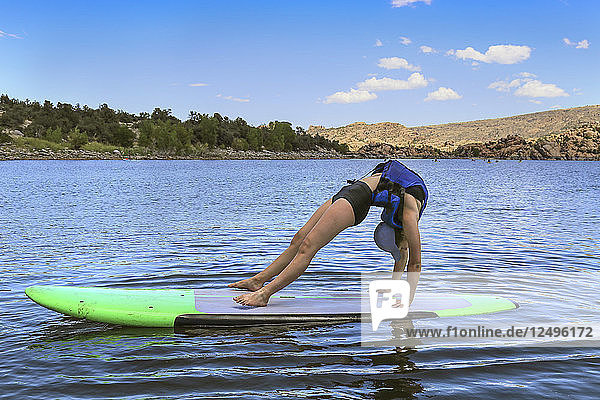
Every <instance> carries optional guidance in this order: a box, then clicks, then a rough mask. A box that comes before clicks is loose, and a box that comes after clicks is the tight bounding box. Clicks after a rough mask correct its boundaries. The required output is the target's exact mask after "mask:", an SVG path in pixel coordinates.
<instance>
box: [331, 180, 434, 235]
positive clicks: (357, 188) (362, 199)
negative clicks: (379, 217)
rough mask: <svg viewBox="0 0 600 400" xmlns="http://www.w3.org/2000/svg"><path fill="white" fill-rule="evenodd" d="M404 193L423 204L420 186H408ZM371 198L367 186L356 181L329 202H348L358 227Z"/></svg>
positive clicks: (367, 209)
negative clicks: (339, 200) (343, 200)
mask: <svg viewBox="0 0 600 400" xmlns="http://www.w3.org/2000/svg"><path fill="white" fill-rule="evenodd" d="M406 193H408V194H410V195H412V196H414V197H415V198H416V199H417V200H419V201H420V202H421V204H423V201H424V200H425V193H424V192H423V189H422V188H421V187H420V186H410V187H408V188H406ZM372 196H373V192H372V191H371V188H370V187H369V185H367V184H366V183H365V182H363V181H356V182H354V183H353V184H351V185H347V186H344V187H343V188H342V189H341V190H340V191H339V192H337V193H336V194H335V196H333V197H332V198H331V202H332V203H334V202H335V201H336V200H337V199H346V200H348V203H350V205H351V206H352V211H354V225H358V224H360V223H361V222H363V221H364V219H365V218H366V217H367V214H368V213H369V208H370V207H371V204H372Z"/></svg>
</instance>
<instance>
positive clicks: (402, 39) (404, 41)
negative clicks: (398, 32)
mask: <svg viewBox="0 0 600 400" xmlns="http://www.w3.org/2000/svg"><path fill="white" fill-rule="evenodd" d="M400 43H402V44H403V45H405V46H408V45H409V44H411V43H412V40H410V38H407V37H406V36H400Z"/></svg>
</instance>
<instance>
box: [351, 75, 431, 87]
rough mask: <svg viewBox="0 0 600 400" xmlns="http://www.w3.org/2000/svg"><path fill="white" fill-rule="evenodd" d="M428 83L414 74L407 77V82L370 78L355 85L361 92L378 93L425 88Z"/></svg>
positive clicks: (422, 77)
mask: <svg viewBox="0 0 600 400" xmlns="http://www.w3.org/2000/svg"><path fill="white" fill-rule="evenodd" d="M427 84H428V82H427V79H425V77H424V76H423V75H422V74H420V73H418V72H415V73H413V74H412V75H411V76H409V77H408V79H407V80H405V81H404V80H401V79H392V78H381V79H377V78H370V79H367V80H365V81H363V82H359V83H357V84H356V85H357V86H358V88H359V89H361V90H368V91H373V92H376V91H380V90H409V89H417V88H420V87H425V86H427Z"/></svg>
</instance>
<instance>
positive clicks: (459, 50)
mask: <svg viewBox="0 0 600 400" xmlns="http://www.w3.org/2000/svg"><path fill="white" fill-rule="evenodd" d="M0 9H1V10H2V13H1V14H0V92H2V93H7V94H8V95H10V96H12V97H16V98H19V99H25V98H29V99H34V100H40V101H41V100H44V99H49V100H51V101H53V102H57V101H63V102H69V103H73V104H75V103H80V104H87V105H89V106H91V107H97V106H98V105H99V104H101V103H107V104H109V106H111V107H112V108H118V109H123V110H126V111H129V112H132V113H138V112H140V111H151V110H152V109H153V108H154V107H162V108H171V109H172V110H173V113H174V114H175V115H176V116H178V117H179V118H183V119H185V118H187V115H188V112H189V111H190V110H195V111H199V112H202V113H209V114H212V113H214V112H219V113H221V114H222V115H227V116H229V117H231V118H235V117H238V116H241V117H242V118H244V119H245V120H246V121H248V122H249V123H251V124H253V125H257V124H261V123H265V122H268V121H272V120H279V121H283V120H285V121H290V122H292V124H293V125H294V126H296V125H300V126H303V127H305V128H307V127H308V126H309V125H311V124H312V125H325V126H340V125H345V124H348V123H351V122H355V121H365V122H368V123H373V122H384V121H392V122H399V123H402V124H404V125H407V126H416V125H427V124H435V123H445V122H455V121H466V120H475V119H485V118H496V117H501V116H509V115H516V114H523V113H529V112H535V111H542V110H548V109H552V108H557V107H560V108H562V107H575V106H582V105H590V104H599V103H600V83H599V82H600V79H599V78H598V76H599V75H598V72H597V70H598V65H599V64H600V57H599V52H598V49H600V33H599V32H600V30H599V29H598V27H597V21H598V20H599V18H600V2H596V1H575V0H544V1H535V0H529V1H522V0H521V1H491V0H490V1H475V0H472V1H457V0H421V1H415V0H381V1H380V0H365V1H322V0H321V1H310V0H306V1H260V0H254V1H226V0H222V1H216V0H215V1H189V2H184V1H169V2H166V1H164V2H152V1H145V2H121V1H119V2H116V1H114V2H111V1H105V2H81V1H78V2H65V1H57V2H42V1H39V2H35V1H31V2H15V1H10V2H3V3H2V4H0Z"/></svg>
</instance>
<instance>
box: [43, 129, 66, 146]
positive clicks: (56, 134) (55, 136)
mask: <svg viewBox="0 0 600 400" xmlns="http://www.w3.org/2000/svg"><path fill="white" fill-rule="evenodd" d="M43 139H44V140H47V141H49V142H54V143H60V142H62V140H63V134H62V129H61V128H54V129H52V128H48V129H47V130H46V133H45V134H44V136H43Z"/></svg>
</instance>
